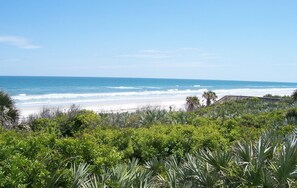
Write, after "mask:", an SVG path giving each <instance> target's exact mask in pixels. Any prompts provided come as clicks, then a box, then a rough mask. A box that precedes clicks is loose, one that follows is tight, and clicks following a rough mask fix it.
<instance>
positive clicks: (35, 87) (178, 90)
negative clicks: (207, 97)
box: [0, 76, 297, 107]
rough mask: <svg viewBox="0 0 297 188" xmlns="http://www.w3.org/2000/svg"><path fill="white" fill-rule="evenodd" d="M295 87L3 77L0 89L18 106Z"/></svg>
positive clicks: (290, 88) (285, 91)
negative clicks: (212, 91) (211, 91)
mask: <svg viewBox="0 0 297 188" xmlns="http://www.w3.org/2000/svg"><path fill="white" fill-rule="evenodd" d="M296 87H297V83H281V82H253V81H220V80H186V79H148V78H98V77H29V76H0V90H4V91H6V92H8V93H9V94H10V95H11V96H12V97H13V98H14V100H15V101H16V104H17V105H18V106H19V107H29V106H35V107H37V106H43V105H61V104H70V103H78V104H85V103H92V104H95V103H96V104H98V105H100V104H103V103H104V102H106V101H109V102H110V103H112V102H115V103H120V102H121V101H122V102H123V101H129V100H130V101H133V100H134V101H135V100H139V101H144V100H153V99H154V100H156V99H162V100H166V99H167V98H170V97H171V98H173V97H175V98H178V97H179V98H180V99H181V98H185V97H186V96H188V95H198V96H199V95H201V94H202V93H203V92H204V91H206V90H214V91H216V92H217V93H218V94H219V95H226V94H241V95H263V94H266V93H272V94H288V93H290V92H291V91H293V90H294V88H296Z"/></svg>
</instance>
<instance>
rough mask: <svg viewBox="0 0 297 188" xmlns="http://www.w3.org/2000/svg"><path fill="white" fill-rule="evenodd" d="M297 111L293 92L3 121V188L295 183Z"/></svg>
mask: <svg viewBox="0 0 297 188" xmlns="http://www.w3.org/2000/svg"><path fill="white" fill-rule="evenodd" d="M296 112H297V108H296V104H295V103H292V101H290V100H288V99H287V98H282V99H281V100H280V101H277V102H265V101H261V100H258V99H246V100H242V101H233V102H228V103H224V104H220V105H216V104H215V105H210V106H208V107H201V108H199V109H197V110H195V111H193V112H184V111H169V112H168V111H165V110H161V109H154V108H147V109H142V110H138V111H136V112H133V113H111V114H96V113H94V112H92V111H88V110H80V109H78V108H77V107H72V108H71V109H70V110H69V111H67V112H61V111H59V110H54V111H52V110H48V109H44V111H43V112H42V114H40V115H38V116H32V117H31V118H29V119H28V120H27V121H26V122H22V123H23V124H26V125H28V126H29V127H30V130H27V131H25V130H19V129H15V130H8V129H5V128H3V127H1V128H0V144H1V147H0V187H17V186H19V187H103V186H107V187H143V188H145V187H186V188H187V187H189V188H190V187H193V188H194V187H288V186H289V185H290V186H291V187H293V186H296V163H297V162H296V160H297V159H296V158H297V156H296V155H297V152H296V137H295V135H296V133H295V132H294V131H295V130H296V125H297V122H296V119H297V115H296V114H297V113H296ZM263 132H272V133H267V134H263ZM294 134H295V135H294Z"/></svg>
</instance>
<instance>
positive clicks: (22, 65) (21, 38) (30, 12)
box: [0, 0, 297, 82]
mask: <svg viewBox="0 0 297 188" xmlns="http://www.w3.org/2000/svg"><path fill="white" fill-rule="evenodd" d="M296 9H297V1H295V0H286V1H279V0H261V1H259V0H249V1H235V0H203V1H202V0H186V1H181V0H162V1H161V0H143V1H139V0H125V1H123V0H111V1H103V0H88V1H78V0H77V1H73V0H63V1H61V0H44V1H37V0H34V1H33V0H26V1H21V0H9V1H5V0H3V1H0V75H12V76H15V75H23V76H24V75H25V76H88V77H89V76H96V77H141V78H185V79H186V78H188V79H215V80H252V81H280V82H297V74H296V72H297V21H296V20H297V11H296Z"/></svg>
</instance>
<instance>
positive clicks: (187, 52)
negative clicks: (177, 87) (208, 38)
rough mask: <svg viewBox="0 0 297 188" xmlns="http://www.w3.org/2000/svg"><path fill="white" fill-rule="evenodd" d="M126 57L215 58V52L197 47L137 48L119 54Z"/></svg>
mask: <svg viewBox="0 0 297 188" xmlns="http://www.w3.org/2000/svg"><path fill="white" fill-rule="evenodd" d="M120 57H127V58H151V59H168V58H177V57H192V58H199V59H211V58H217V57H216V55H215V54H212V53H206V52H204V51H203V50H201V49H199V48H190V47H186V48H178V49H174V50H155V49H151V50H139V51H137V52H135V53H131V54H124V55H120Z"/></svg>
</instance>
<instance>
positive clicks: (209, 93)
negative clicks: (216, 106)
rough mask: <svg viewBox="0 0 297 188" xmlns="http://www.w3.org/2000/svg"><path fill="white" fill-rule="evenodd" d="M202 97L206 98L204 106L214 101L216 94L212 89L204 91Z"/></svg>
mask: <svg viewBox="0 0 297 188" xmlns="http://www.w3.org/2000/svg"><path fill="white" fill-rule="evenodd" d="M202 97H203V98H205V99H206V106H209V105H210V104H211V102H215V101H216V99H217V98H218V96H217V95H216V93H215V92H213V91H206V92H204V93H203V95H202Z"/></svg>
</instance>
